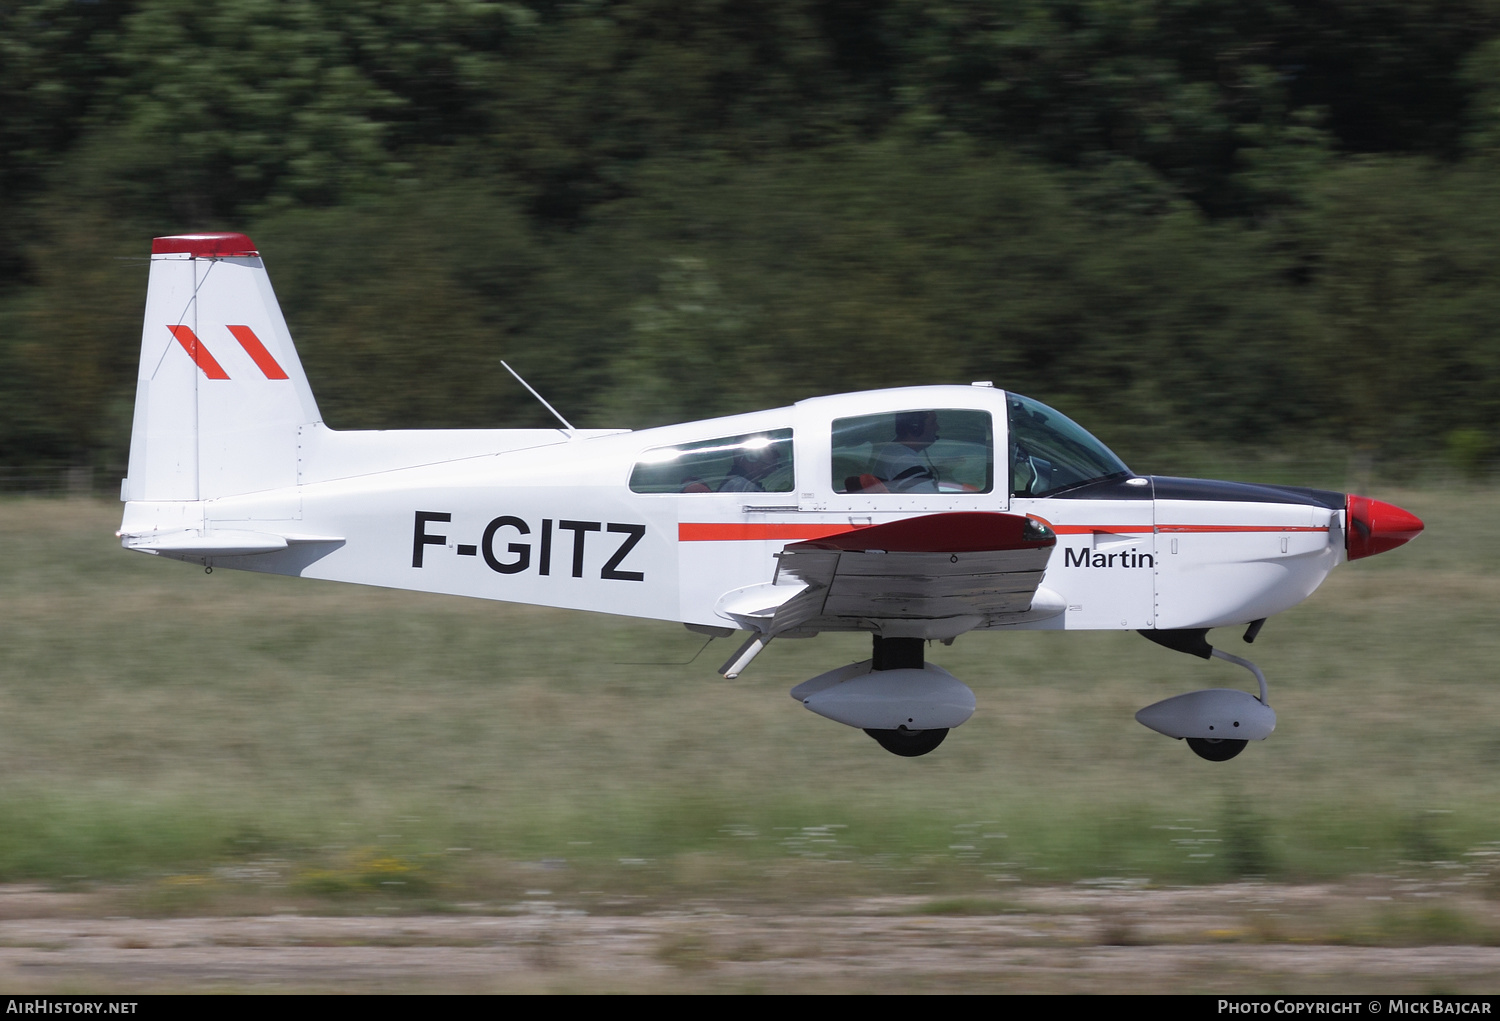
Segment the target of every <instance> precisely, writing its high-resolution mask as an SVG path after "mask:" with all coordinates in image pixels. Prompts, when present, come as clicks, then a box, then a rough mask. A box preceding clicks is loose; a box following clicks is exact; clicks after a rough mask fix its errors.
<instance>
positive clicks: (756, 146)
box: [0, 0, 1500, 469]
mask: <svg viewBox="0 0 1500 1021" xmlns="http://www.w3.org/2000/svg"><path fill="white" fill-rule="evenodd" d="M1497 169H1500V6H1497V5H1496V4H1495V3H1493V2H1491V0H1467V2H1465V0H1327V2H1323V3H1318V4H1305V3H1298V2H1292V0H1236V2H1233V3H1231V2H1228V0H1133V2H1129V3H1120V2H1118V0H948V2H918V0H764V2H761V3H756V4H744V3H736V2H732V0H578V2H547V0H528V2H519V0H518V2H507V3H499V2H490V0H428V2H419V0H192V2H189V0H5V2H0V462H4V463H10V464H28V463H55V464H96V465H118V464H122V463H123V461H124V451H125V446H126V444H127V442H128V436H129V426H130V416H131V405H132V402H133V398H134V374H135V360H136V355H137V351H138V346H139V331H140V311H141V308H142V303H143V299H144V293H145V273H146V262H145V258H144V257H145V255H146V254H147V252H148V249H147V247H146V246H147V244H148V239H149V238H150V237H152V236H155V235H162V234H171V233H181V232H184V231H192V230H239V231H243V232H245V233H247V234H249V235H250V236H251V237H252V238H254V239H255V241H256V242H257V244H258V245H259V246H260V248H261V250H262V252H263V254H264V255H265V258H266V261H267V265H268V268H269V269H270V271H271V275H272V279H273V281H274V283H275V285H276V288H277V293H278V296H279V297H280V299H281V302H282V305H283V309H284V311H285V312H286V314H287V318H288V321H289V323H290V324H291V326H292V330H293V334H294V336H295V337H296V339H297V343H298V347H299V351H300V352H301V354H302V356H303V360H304V363H305V364H306V366H307V369H308V373H309V376H310V378H311V380H312V383H313V387H314V391H315V392H316V394H317V396H318V399H319V403H320V405H321V407H322V410H323V412H324V416H325V419H326V420H327V421H328V422H329V424H330V425H332V426H334V427H335V428H370V427H388V428H416V427H436V426H444V427H481V426H484V427H494V426H511V425H539V424H546V421H545V412H543V411H541V410H540V409H539V408H538V407H536V406H535V404H534V402H532V401H531V400H530V399H529V398H526V397H525V396H524V395H523V394H521V393H520V392H519V390H518V389H517V388H516V386H515V384H514V382H513V381H511V380H510V378H509V376H508V375H506V374H505V373H504V372H503V371H501V370H500V369H499V359H500V358H501V357H504V358H506V359H507V360H508V361H510V362H511V364H513V365H515V366H517V368H519V369H520V370H521V371H522V372H523V373H524V374H525V375H526V376H527V377H528V379H529V380H531V381H532V382H533V383H534V384H535V385H536V386H537V387H538V388H539V389H541V391H542V392H543V393H544V394H548V395H549V396H550V395H555V396H556V398H557V399H556V400H555V401H554V403H559V404H562V405H564V407H565V410H566V413H567V414H568V416H569V418H570V419H572V420H573V421H574V422H575V423H576V424H579V425H589V426H592V425H625V426H634V427H639V426H646V425H653V424H659V423H662V422H667V421H672V420H679V419H682V418H690V417H704V416H710V415H715V414H728V413H733V412H736V411H743V410H750V409H753V408H758V407H765V406H771V405H776V404H782V403H787V402H790V401H793V400H796V399H800V398H802V397H806V396H811V395H814V394H819V393H830V392H839V391H845V390H853V389H862V388H868V387H877V386H899V385H910V384H920V383H934V382H966V381H968V380H971V379H993V380H994V381H995V382H996V383H997V385H1000V386H1005V387H1008V388H1013V389H1016V390H1019V391H1021V392H1023V393H1028V394H1030V395H1032V396H1035V397H1037V398H1039V399H1042V400H1044V401H1047V402H1048V403H1051V404H1054V405H1057V406H1059V407H1060V408H1062V409H1063V410H1065V411H1067V412H1069V413H1070V414H1071V415H1073V417H1075V418H1077V419H1079V420H1080V421H1081V422H1083V424H1085V425H1086V426H1087V427H1089V428H1090V429H1092V430H1093V431H1095V432H1097V433H1099V434H1100V435H1101V436H1103V437H1105V438H1106V439H1107V440H1108V442H1110V443H1111V445H1113V446H1115V447H1116V448H1117V449H1118V450H1119V452H1120V453H1121V455H1122V456H1124V457H1125V459H1126V461H1127V462H1135V463H1136V464H1137V466H1138V467H1143V468H1147V469H1149V468H1150V467H1151V463H1152V460H1153V459H1156V458H1159V457H1161V456H1162V455H1163V454H1164V453H1166V452H1170V451H1171V450H1172V449H1174V446H1176V445H1180V444H1181V443H1183V442H1184V441H1185V440H1190V441H1192V442H1202V443H1208V444H1217V445H1221V446H1224V447H1236V446H1248V447H1255V448H1263V449H1279V448H1290V447H1294V446H1297V445H1305V444H1309V443H1316V444H1322V445H1324V446H1327V447H1333V448H1340V447H1347V448H1348V449H1350V450H1357V451H1362V452H1365V453H1366V454H1367V455H1368V456H1371V457H1377V458H1381V459H1402V458H1430V457H1435V456H1442V457H1446V458H1448V459H1449V460H1450V461H1451V462H1452V463H1454V464H1456V465H1458V466H1460V467H1464V468H1469V469H1476V468H1478V467H1481V466H1483V465H1484V464H1486V463H1487V462H1488V461H1489V459H1490V458H1492V457H1493V456H1494V454H1495V453H1496V440H1497V438H1500V344H1497V342H1496V333H1497V330H1500V291H1497V288H1496V284H1495V281H1496V280H1497V279H1500V273H1497V271H1500V175H1497V173H1496V171H1497Z"/></svg>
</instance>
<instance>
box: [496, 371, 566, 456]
mask: <svg viewBox="0 0 1500 1021" xmlns="http://www.w3.org/2000/svg"><path fill="white" fill-rule="evenodd" d="M500 364H501V365H504V366H505V371H506V372H508V373H510V374H511V375H512V376H515V377H516V382H517V383H520V384H521V385H522V386H524V387H525V388H526V391H527V393H529V394H531V396H533V397H535V398H536V399H537V400H539V401H541V402H542V407H544V408H546V409H547V410H548V411H550V412H552V417H553V418H555V419H557V420H558V421H559V422H561V423H562V424H563V428H564V429H566V430H567V431H568V437H569V438H570V439H571V438H572V436H573V434H574V433H576V432H577V431H578V430H577V429H574V428H573V423H572V422H569V421H568V420H567V419H566V418H563V417H562V415H561V414H559V413H558V410H557V409H556V408H554V407H553V406H552V405H550V404H548V403H547V398H545V397H543V396H542V395H541V394H539V393H537V392H536V391H535V390H534V389H532V386H531V384H530V383H528V382H526V380H524V379H522V378H521V374H520V373H519V372H517V371H516V370H515V369H513V368H511V367H510V365H509V364H508V363H507V362H506V361H505V359H504V358H502V359H500Z"/></svg>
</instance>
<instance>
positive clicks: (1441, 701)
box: [0, 490, 1500, 906]
mask: <svg viewBox="0 0 1500 1021" xmlns="http://www.w3.org/2000/svg"><path fill="white" fill-rule="evenodd" d="M1378 495H1379V496H1381V497H1382V498H1387V499H1392V500H1394V501H1395V502H1397V503H1399V504H1401V505H1402V506H1406V507H1408V508H1410V509H1411V510H1413V511H1414V512H1416V513H1417V514H1419V515H1421V516H1422V517H1423V518H1424V519H1425V520H1426V521H1427V525H1428V530H1427V533H1426V534H1425V535H1423V536H1422V537H1421V538H1420V539H1419V540H1418V541H1416V542H1415V543H1413V544H1411V545H1410V546H1408V547H1405V548H1403V549H1400V550H1397V551H1395V552H1393V553H1390V554H1387V555H1384V556H1381V557H1377V558H1374V559H1372V560H1368V561H1364V562H1360V563H1357V564H1352V565H1348V566H1346V567H1343V568H1340V569H1339V570H1338V571H1336V572H1335V573H1334V575H1333V577H1332V578H1331V579H1330V580H1329V582H1328V583H1327V584H1326V585H1325V586H1324V588H1323V589H1321V590H1320V591H1319V592H1318V593H1317V594H1316V595H1314V596H1313V598H1312V599H1311V600H1309V601H1308V602H1307V603H1306V604H1304V605H1303V606H1301V607H1298V608H1296V609H1294V610H1293V611H1291V612H1289V613H1287V614H1284V615H1282V616H1280V617H1277V618H1275V619H1273V620H1272V621H1270V622H1269V623H1268V624H1267V625H1266V628H1265V630H1264V632H1263V633H1262V635H1261V637H1260V639H1259V640H1258V641H1257V643H1256V645H1255V646H1254V650H1253V657H1254V658H1255V659H1256V661H1257V662H1258V663H1260V664H1261V666H1262V667H1263V668H1264V669H1265V670H1266V673H1267V675H1268V677H1269V678H1270V683H1271V701H1272V704H1273V705H1274V706H1275V707H1276V709H1277V712H1278V715H1279V721H1280V722H1279V727H1278V730H1277V732H1276V734H1275V735H1274V736H1273V737H1272V738H1271V739H1270V740H1269V741H1267V742H1265V743H1264V744H1263V745H1252V746H1251V747H1250V748H1249V749H1247V751H1246V752H1245V754H1243V755H1241V756H1240V757H1239V758H1237V759H1235V760H1234V761H1233V762H1231V763H1225V764H1213V763H1207V762H1202V761H1200V760H1198V759H1196V758H1195V757H1194V756H1192V755H1191V754H1190V753H1189V752H1188V751H1187V749H1186V748H1185V747H1184V746H1183V745H1182V744H1181V743H1180V742H1173V741H1169V740H1166V739H1164V738H1162V737H1160V736H1159V735H1156V734H1153V733H1151V732H1149V731H1147V730H1145V729H1144V728H1142V727H1140V726H1139V725H1138V724H1136V723H1135V722H1134V721H1133V719H1132V714H1133V713H1134V712H1135V710H1136V709H1138V708H1140V707H1141V706H1143V705H1146V704H1148V703H1150V702H1153V701H1156V700H1157V699H1160V698H1164V697H1167V696H1168V695H1171V694H1175V693H1179V692H1182V691H1187V690H1191V689H1193V688H1196V687H1210V686H1220V685H1242V684H1243V682H1244V681H1245V680H1246V678H1245V677H1244V676H1242V675H1241V672H1240V671H1237V670H1235V669H1234V668H1232V667H1230V666H1229V665H1227V664H1222V663H1218V662H1214V663H1209V664H1205V663H1203V662H1202V661H1199V660H1196V659H1193V658H1190V657H1186V656H1181V655H1176V654H1173V653H1170V652H1168V651H1166V650H1164V649H1160V648H1157V647H1155V646H1153V645H1150V644H1149V643H1146V642H1144V641H1142V640H1141V639H1140V637H1139V636H1137V635H1134V634H1130V633H1125V634H1115V633H1074V634H1061V633H1018V634H999V635H968V636H965V637H963V638H960V639H959V640H958V642H957V643H956V644H955V645H954V646H952V647H951V648H943V647H941V646H934V647H933V648H932V651H931V653H930V658H931V659H932V660H933V661H934V662H937V663H940V664H941V665H943V666H944V667H946V668H948V669H949V670H951V671H952V672H953V673H955V674H956V675H957V676H959V677H960V678H962V679H964V680H965V681H966V682H968V683H969V684H970V685H971V686H972V687H973V688H974V689H975V691H976V692H977V694H978V696H979V711H978V712H977V713H976V715H975V716H974V718H973V719H972V720H971V721H970V722H969V723H967V724H965V726H964V727H963V728H961V729H959V730H956V731H955V732H954V733H953V734H952V735H951V736H950V737H949V739H948V741H947V743H945V744H944V745H943V746H942V747H941V748H940V749H939V750H938V751H937V752H935V753H934V754H932V755H930V756H927V757H926V758H922V759H916V760H909V759H900V758H897V757H895V756H891V755H888V754H886V753H885V752H883V751H881V750H880V749H879V748H878V747H877V746H876V745H875V744H874V742H872V741H870V740H869V739H868V738H866V737H865V736H864V735H862V734H860V733H859V732H857V731H855V730H852V729H848V728H844V727H840V726H838V725H837V724H833V723H831V722H829V721H826V720H823V719H821V718H819V717H816V716H814V715H812V714H810V713H808V712H807V711H806V710H804V709H802V708H800V707H799V706H798V705H796V704H795V703H794V702H793V701H792V700H791V699H790V698H788V697H787V691H788V690H789V689H790V688H791V687H792V686H793V685H795V684H796V683H798V682H800V681H802V680H804V679H806V678H807V677H810V676H812V675H813V674H815V673H818V672H820V671H822V670H825V669H828V668H830V667H832V666H835V665H838V664H841V663H844V662H849V661H851V660H854V659H859V658H864V656H866V655H867V654H868V653H867V639H865V638H863V637H862V636H849V635H827V636H823V637H821V638H819V639H816V640H814V641H808V642H791V641H788V642H782V643H777V644H774V645H772V646H771V648H770V649H769V650H768V652H767V653H766V654H764V655H762V656H761V657H760V658H759V659H758V660H757V661H756V663H755V665H754V667H753V669H752V670H751V671H749V672H748V673H747V674H746V675H745V676H744V677H743V678H741V679H740V680H738V681H735V682H725V681H723V680H722V679H720V678H718V677H717V675H715V674H714V672H713V671H714V667H715V666H717V664H718V663H719V661H720V660H721V659H722V658H723V656H724V655H725V654H727V650H728V648H729V644H730V643H728V642H718V643H715V644H714V645H713V646H711V647H710V648H709V649H708V650H707V651H705V652H704V653H703V654H702V655H701V656H700V657H699V658H698V659H697V660H696V661H695V662H693V663H691V664H688V665H684V661H686V660H688V659H689V658H690V657H691V656H692V655H693V653H694V652H695V651H696V650H697V649H698V647H699V645H700V644H701V639H697V638H695V637H694V636H692V635H691V634H689V633H687V632H686V631H685V630H684V629H682V628H681V627H680V626H678V625H673V624H664V623H658V622H648V621H633V620H625V619H617V618H609V617H603V616H595V615H588V614H583V613H571V612H564V611H555V610H549V609H540V608H535V607H524V606H508V605H504V604H495V603H483V602H478V601H467V600H460V599H455V598H447V597H439V596H430V595H424V594H417V593H405V592H391V591H384V590H377V589H366V588H360V587H356V586H339V585H333V584H325V583H321V582H304V581H299V580H295V579H287V578H277V577H266V576H261V575H253V574H242V573H239V572H233V571H222V570H221V571H216V572H215V573H214V574H213V575H212V576H205V575H204V573H203V572H202V571H201V569H197V568H193V567H190V566H188V565H185V564H179V563H175V562H170V561H162V560H157V559H154V558H148V557H144V556H138V555H130V554H127V553H125V552H124V551H122V550H120V549H119V548H118V546H117V545H116V542H115V540H114V538H113V536H112V531H113V529H114V528H115V527H117V523H118V513H119V511H118V505H111V504H101V503H93V502H88V501H63V500H43V499H10V500H6V501H3V502H0V549H3V550H4V554H5V559H4V564H5V566H4V569H3V572H0V605H3V614H4V617H3V621H4V623H3V626H0V881H14V880H23V879H33V880H45V881H51V882H64V883H66V882H94V881H129V880H150V881H153V882H164V883H167V884H168V889H169V892H170V893H171V896H170V897H167V900H171V901H173V903H177V902H178V901H180V900H181V899H182V897H187V899H188V900H191V892H192V890H193V889H196V888H197V887H196V885H195V884H198V879H197V878H194V877H199V878H201V879H202V885H204V886H205V887H208V888H212V889H222V888H225V887H226V886H233V885H234V884H236V883H239V884H241V885H243V884H245V883H250V884H252V885H253V884H254V883H261V884H263V885H267V886H270V887H274V888H275V889H277V890H286V891H290V892H291V893H294V894H299V895H307V896H338V895H345V894H347V895H359V896H395V897H403V896H404V897H413V896H415V897H419V898H421V899H422V900H423V903H424V904H427V905H429V906H431V905H433V904H439V905H440V904H442V903H456V902H459V901H463V900H465V899H466V898H467V899H474V898H478V899H484V898H487V897H496V898H503V897H507V896H515V895H518V891H523V890H525V889H526V888H528V887H534V886H537V885H538V884H541V885H546V886H548V887H549V888H562V889H571V890H576V891H592V892H594V893H600V894H604V895H608V894H612V893H619V894H621V895H625V896H627V897H638V898H639V897H645V898H650V897H653V896H657V895H663V896H665V895H669V894H670V895H672V896H680V895H684V894H695V893H706V892H712V893H715V894H720V895H730V894H732V895H737V896H746V897H753V898H762V899H773V900H774V899H781V898H801V897H807V896H815V895H817V894H819V893H822V892H826V893H829V894H844V893H887V892H919V893H932V894H934V895H941V894H943V893H944V892H945V891H954V892H968V893H972V892H973V891H975V890H976V889H977V890H980V891H983V890H985V889H990V890H993V891H995V895H996V896H1003V895H1004V893H1003V892H1004V890H1005V889H1006V888H1007V884H1010V883H1014V882H1036V881H1041V882H1051V881H1071V880H1078V879H1086V878H1097V877H1134V878H1139V879H1144V880H1147V881H1152V882H1173V883H1176V882H1190V883H1191V882H1209V881H1220V880H1223V879H1226V878H1233V877H1239V876H1265V877H1268V878H1273V879H1286V880H1302V879H1313V878H1332V877H1341V876H1347V875H1350V874H1353V873H1360V872H1372V871H1390V870H1394V869H1401V868H1410V867H1417V868H1440V869H1441V868H1447V869H1465V870H1467V871H1468V873H1469V874H1471V875H1474V874H1481V878H1484V879H1485V881H1486V882H1488V883H1489V885H1490V886H1491V887H1492V888H1494V889H1495V890H1496V892H1500V876H1497V878H1495V879H1493V880H1491V879H1489V878H1488V876H1489V873H1488V872H1487V871H1485V870H1486V869H1488V868H1489V867H1490V866H1489V865H1488V863H1489V862H1490V861H1491V860H1493V859H1494V858H1495V857H1497V856H1496V855H1494V854H1492V853H1491V852H1494V851H1495V850H1497V849H1500V817H1497V812H1496V806H1497V805H1500V770H1497V766H1500V733H1497V730H1496V725H1495V721H1496V720H1497V719H1500V686H1497V685H1496V684H1495V683H1494V674H1495V669H1494V663H1495V662H1496V658H1497V657H1496V654H1497V652H1500V636H1497V632H1496V630H1495V628H1494V626H1493V619H1494V616H1495V610H1496V608H1497V606H1500V581H1497V580H1496V577H1495V573H1496V568H1497V566H1500V528H1497V525H1500V494H1496V493H1493V492H1490V491H1485V490H1471V491H1460V490H1452V491H1443V492H1394V493H1391V492H1384V493H1380V494H1378ZM1211 640H1213V641H1215V642H1216V643H1217V644H1219V645H1221V646H1224V647H1226V648H1229V649H1232V650H1236V651H1244V650H1243V649H1242V648H1239V646H1240V642H1239V639H1238V636H1237V635H1235V634H1233V633H1232V632H1230V631H1229V630H1228V629H1226V630H1225V631H1223V632H1216V633H1215V634H1214V635H1213V636H1211ZM174 898H175V900H174Z"/></svg>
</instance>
